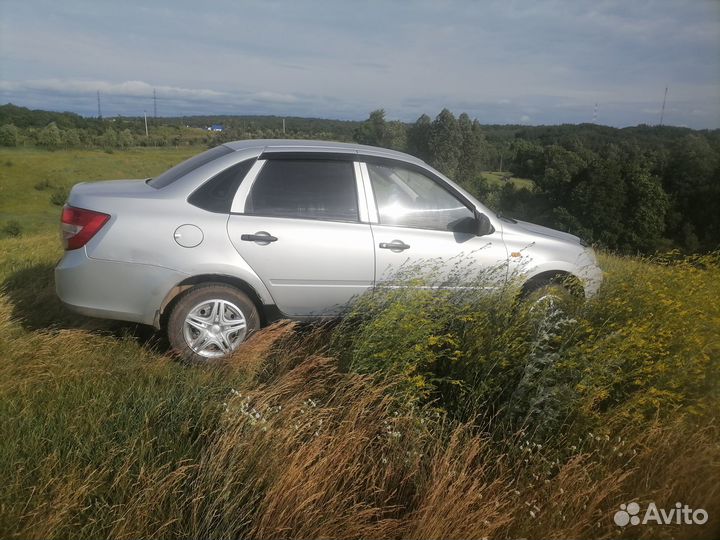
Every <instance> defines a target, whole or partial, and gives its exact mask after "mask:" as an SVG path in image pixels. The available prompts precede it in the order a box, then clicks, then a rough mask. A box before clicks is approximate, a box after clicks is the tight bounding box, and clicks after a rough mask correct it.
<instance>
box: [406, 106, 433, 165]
mask: <svg viewBox="0 0 720 540" xmlns="http://www.w3.org/2000/svg"><path fill="white" fill-rule="evenodd" d="M430 124H431V120H430V117H429V116H428V115H427V114H423V115H422V116H420V117H419V118H418V119H417V120H416V121H415V123H414V124H413V125H412V126H410V129H409V130H408V134H407V148H408V152H410V153H411V154H412V155H414V156H417V157H419V158H420V159H422V160H424V161H430Z"/></svg>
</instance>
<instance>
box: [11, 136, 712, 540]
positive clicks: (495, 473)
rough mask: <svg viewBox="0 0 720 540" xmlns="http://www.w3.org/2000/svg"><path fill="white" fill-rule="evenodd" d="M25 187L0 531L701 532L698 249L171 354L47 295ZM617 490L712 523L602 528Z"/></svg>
mask: <svg viewBox="0 0 720 540" xmlns="http://www.w3.org/2000/svg"><path fill="white" fill-rule="evenodd" d="M175 152H176V151H174V150H166V149H158V150H144V149H143V150H130V151H127V152H116V153H113V154H105V153H103V152H87V153H84V152H81V153H79V154H78V153H76V152H73V151H70V152H54V153H50V152H48V153H44V152H41V151H29V150H27V151H26V150H19V151H13V152H9V153H8V152H6V153H5V154H4V159H10V160H13V162H14V163H15V164H23V165H22V167H23V169H24V171H25V173H24V174H23V175H16V176H13V177H12V178H13V179H14V180H13V182H12V183H11V184H9V185H8V186H5V184H4V187H7V188H8V193H15V194H19V193H22V192H23V186H25V187H29V189H30V190H32V191H35V190H34V189H33V187H32V186H33V185H34V184H35V183H37V182H40V181H42V180H43V179H44V178H46V177H47V174H46V173H47V171H48V170H51V169H52V167H55V166H56V165H55V164H57V163H63V162H64V163H66V165H67V166H68V167H70V169H69V170H68V172H66V173H65V174H66V176H65V178H66V180H67V181H68V182H72V181H74V179H76V178H75V176H76V173H75V172H72V171H73V170H74V171H77V170H82V171H85V174H84V175H83V174H80V175H79V176H80V177H85V178H92V177H97V178H112V177H122V176H147V175H151V174H155V173H157V172H158V169H161V168H163V167H165V166H166V165H170V164H171V163H172V162H174V161H176V160H179V159H181V158H182V157H181V156H180V155H179V154H178V153H175ZM177 152H179V151H177ZM187 152H188V153H192V152H193V150H187ZM74 155H81V156H84V157H85V158H87V159H86V160H83V161H82V162H83V163H84V165H83V167H85V168H83V169H72V165H71V163H72V159H71V156H74ZM8 156H9V157H8ZM163 160H165V161H163ZM35 161H37V162H38V163H35ZM161 162H162V163H163V165H162V167H161V166H160V165H159V163H161ZM14 166H15V165H12V166H10V167H7V168H8V169H12V167H14ZM153 167H154V169H153ZM146 170H147V171H148V172H144V171H146ZM77 179H78V180H79V178H77ZM3 180H5V177H3ZM40 195H41V196H42V197H44V196H45V195H46V194H44V192H40ZM36 196H37V195H36V193H32V196H29V197H27V198H23V197H21V196H19V195H18V203H17V206H18V207H21V208H23V211H22V212H21V211H18V210H17V209H16V208H15V205H14V204H13V203H12V201H10V202H8V200H7V199H5V198H3V200H2V204H3V205H4V206H3V208H4V209H6V210H7V211H8V213H15V214H21V213H23V212H25V211H27V212H29V213H30V215H29V216H28V217H27V220H28V221H27V222H26V225H27V229H26V231H25V233H24V234H23V235H22V236H20V237H19V238H0V439H1V441H2V442H0V478H2V480H3V486H2V487H3V489H2V490H1V491H0V537H2V538H68V537H73V538H101V537H102V538H170V537H193V538H229V537H248V538H269V537H281V538H316V537H348V538H358V537H363V538H410V537H413V538H476V537H477V538H479V537H502V538H519V537H524V538H540V537H543V538H545V537H554V538H616V537H618V536H621V535H628V534H629V535H632V536H637V537H641V538H714V537H716V536H715V533H716V531H717V530H718V528H719V527H720V521H718V520H719V518H720V486H719V485H718V483H717V478H718V477H719V476H720V434H719V433H718V426H717V412H718V410H720V383H719V381H718V374H719V373H720V364H719V362H720V306H719V305H718V303H717V302H716V301H715V299H716V298H719V297H720V264H718V260H717V257H713V256H707V257H700V258H695V259H689V260H680V261H674V262H670V261H663V260H641V259H637V258H630V257H616V256H613V255H609V254H605V255H602V257H601V265H602V267H603V269H604V270H605V271H606V282H605V284H604V286H603V289H602V290H601V293H600V295H599V297H598V298H596V299H594V300H593V301H591V302H587V303H585V304H582V305H578V306H574V307H572V308H571V310H572V311H570V312H569V314H570V315H571V316H570V317H569V318H567V317H565V316H564V315H563V316H561V317H559V318H558V317H557V316H555V315H552V313H543V312H533V313H534V314H533V313H527V312H524V311H513V310H512V307H511V306H510V305H508V304H507V303H506V302H507V301H508V297H507V296H503V295H499V296H495V297H484V298H475V299H473V300H474V301H473V303H468V302H467V300H468V298H467V296H466V295H465V296H464V298H463V300H464V303H459V302H458V301H457V300H458V299H457V298H456V297H453V296H452V294H438V293H433V292H428V291H426V290H425V291H423V290H421V291H408V290H400V291H395V292H393V293H391V294H390V295H387V296H382V295H377V296H376V297H374V298H365V299H363V300H362V301H361V303H360V304H359V305H358V307H357V309H356V310H355V312H354V313H353V314H352V315H351V316H349V317H348V318H346V319H345V321H344V322H342V323H340V324H336V325H326V326H321V327H316V328H308V327H297V326H294V325H292V324H284V325H282V324H281V325H279V326H276V327H271V328H269V329H266V330H265V331H263V332H261V333H259V334H257V335H256V336H255V337H254V338H253V339H251V340H250V341H249V342H248V343H246V344H245V345H243V347H242V349H241V350H240V351H239V352H238V353H237V354H236V355H235V356H234V358H233V359H232V360H231V361H229V362H228V363H227V364H226V365H223V366H214V367H202V366H187V365H183V364H180V363H178V362H176V361H174V360H173V359H172V357H171V356H170V355H169V353H168V352H167V350H166V349H165V348H164V345H163V344H162V343H161V342H159V341H158V340H156V339H155V338H154V337H153V336H151V335H149V334H148V333H146V332H144V331H143V330H142V329H140V328H138V327H136V326H133V325H125V324H120V323H114V322H111V321H96V320H91V319H85V318H83V317H79V316H76V315H73V314H71V313H69V312H67V311H66V310H65V309H64V308H63V307H62V306H61V305H60V304H59V302H58V300H57V299H56V297H55V295H54V284H53V267H54V265H55V263H56V261H57V260H58V258H59V257H60V256H61V255H62V250H61V248H60V244H59V241H58V239H57V233H56V231H55V228H56V223H55V220H56V215H54V214H55V212H56V211H57V210H56V208H55V207H52V206H51V205H49V204H46V203H45V202H44V201H43V200H41V199H42V197H41V199H37V198H36ZM43 205H45V206H43ZM4 211H5V210H4ZM630 501H638V502H640V503H641V504H642V505H645V504H646V503H648V502H649V501H654V502H656V503H657V504H658V506H659V507H664V508H672V507H673V505H674V503H675V502H677V501H682V502H683V503H686V504H689V505H691V506H692V507H694V508H704V509H706V510H707V511H708V514H709V516H710V521H709V522H708V524H706V525H705V526H703V527H700V526H680V525H672V526H662V527H653V526H638V527H636V528H634V529H632V530H619V529H618V528H617V527H615V526H614V525H613V523H612V515H613V513H614V512H615V511H616V510H617V509H618V506H619V504H621V503H627V502H630Z"/></svg>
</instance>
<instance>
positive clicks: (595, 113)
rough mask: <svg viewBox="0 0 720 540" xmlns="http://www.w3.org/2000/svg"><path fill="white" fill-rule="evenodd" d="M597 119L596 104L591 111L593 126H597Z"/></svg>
mask: <svg viewBox="0 0 720 540" xmlns="http://www.w3.org/2000/svg"><path fill="white" fill-rule="evenodd" d="M597 117H598V104H597V103H596V104H595V110H594V111H593V124H597Z"/></svg>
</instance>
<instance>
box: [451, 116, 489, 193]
mask: <svg viewBox="0 0 720 540" xmlns="http://www.w3.org/2000/svg"><path fill="white" fill-rule="evenodd" d="M458 130H459V131H460V140H461V143H460V158H459V161H458V167H457V172H456V175H455V180H456V181H457V182H459V183H461V184H463V185H470V184H476V188H477V187H479V186H480V184H478V181H480V180H481V179H482V176H481V173H482V169H483V159H484V154H485V136H484V135H483V133H482V129H481V127H480V123H479V122H478V121H477V120H474V121H471V120H470V117H469V116H468V115H467V114H465V113H462V114H461V115H460V116H459V117H458ZM486 187H487V186H484V188H486Z"/></svg>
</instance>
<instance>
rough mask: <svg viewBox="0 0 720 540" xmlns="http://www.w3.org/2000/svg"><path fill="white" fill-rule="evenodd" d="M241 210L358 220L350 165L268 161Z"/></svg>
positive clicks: (279, 215)
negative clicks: (243, 208)
mask: <svg viewBox="0 0 720 540" xmlns="http://www.w3.org/2000/svg"><path fill="white" fill-rule="evenodd" d="M245 213H247V214H257V215H263V216H273V217H286V218H301V219H322V220H329V221H358V202H357V189H356V187H355V173H354V170H353V164H352V162H350V161H338V160H327V161H324V160H295V159H287V160H285V159H282V160H269V161H268V162H267V163H265V165H264V167H263V168H262V170H261V171H260V175H259V176H258V178H257V179H256V180H255V183H254V184H253V187H252V189H251V190H250V194H249V195H248V199H247V202H246V203H245Z"/></svg>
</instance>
